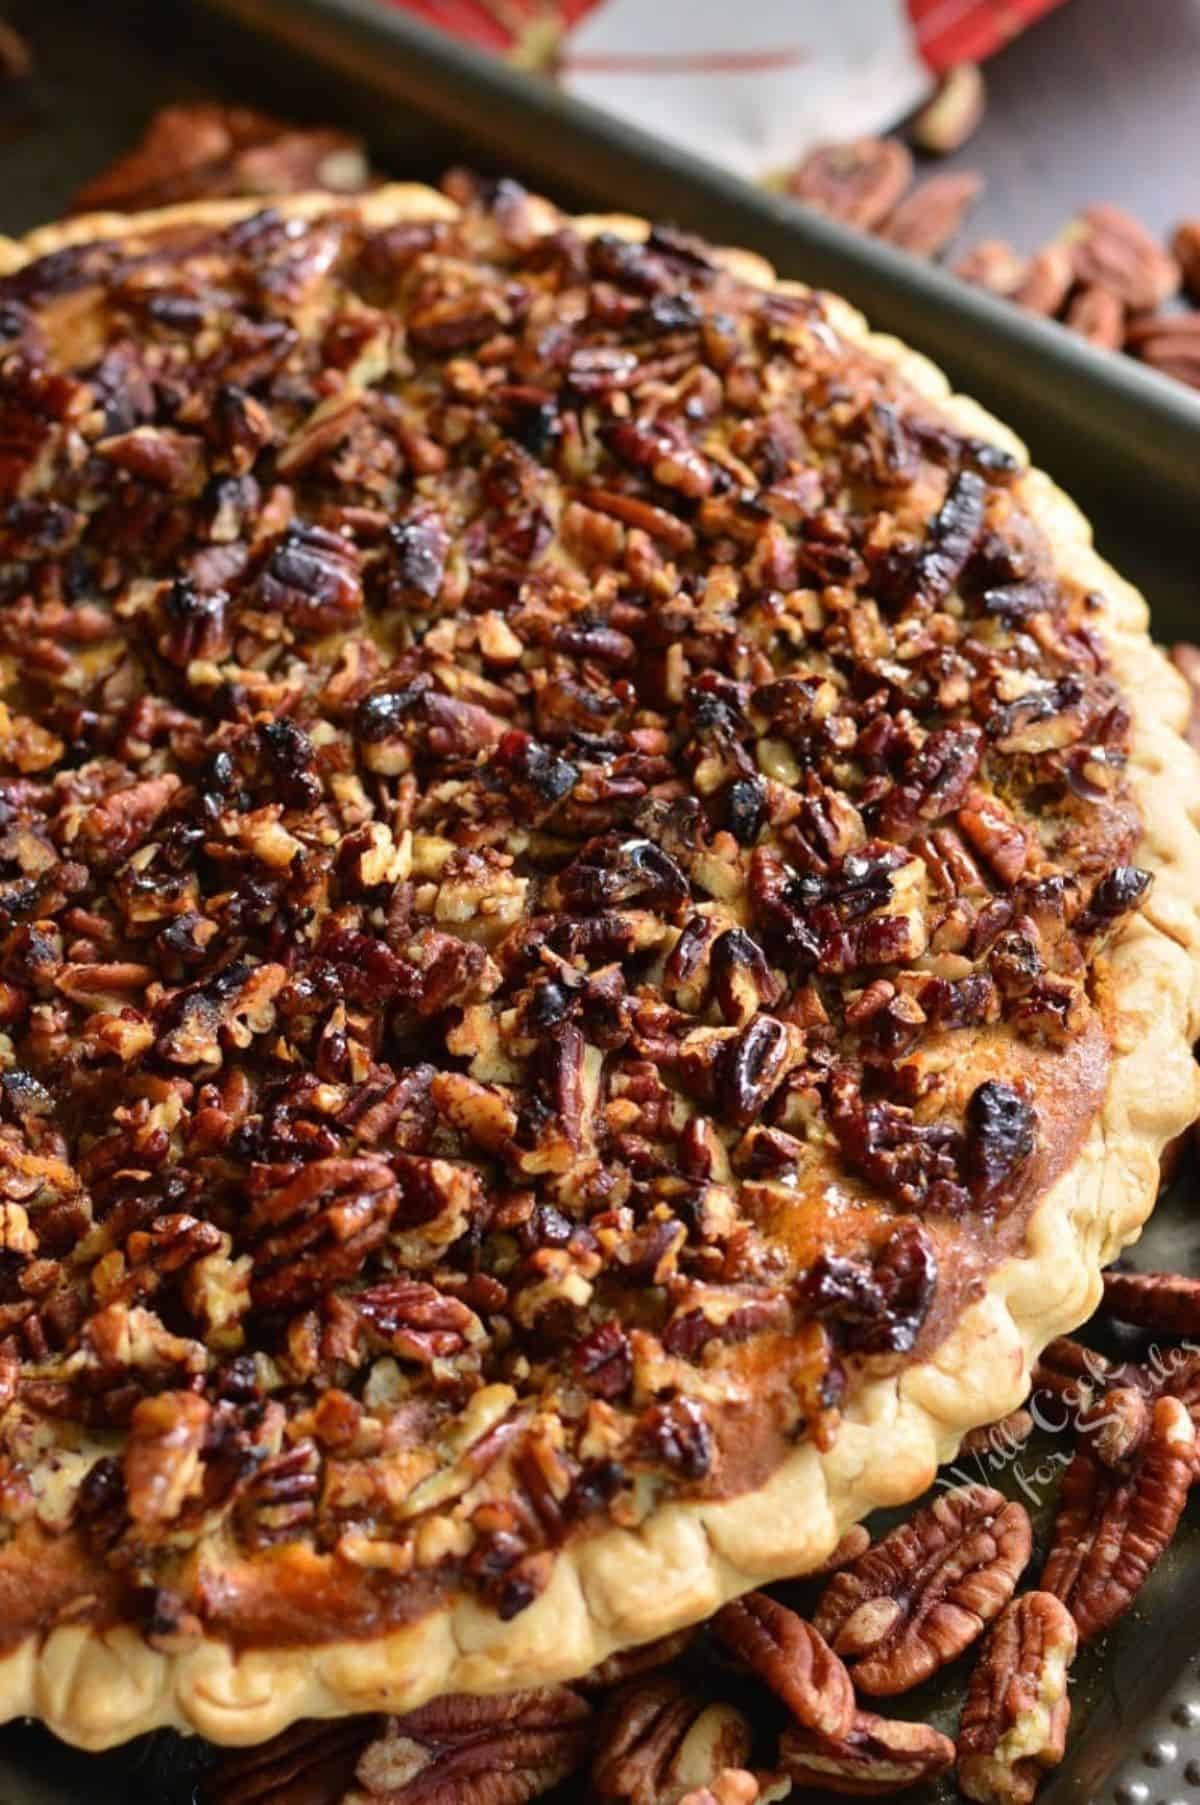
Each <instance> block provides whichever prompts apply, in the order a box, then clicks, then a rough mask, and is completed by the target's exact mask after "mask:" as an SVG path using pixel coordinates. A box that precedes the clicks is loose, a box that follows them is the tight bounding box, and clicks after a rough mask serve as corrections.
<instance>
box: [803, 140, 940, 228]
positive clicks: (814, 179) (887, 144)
mask: <svg viewBox="0 0 1200 1805" xmlns="http://www.w3.org/2000/svg"><path fill="white" fill-rule="evenodd" d="M911 181H912V156H911V154H910V153H909V151H908V149H907V148H906V147H905V146H904V145H903V144H901V143H900V142H899V140H898V139H896V138H856V139H855V140H854V142H853V143H851V144H822V145H820V146H818V148H817V149H816V150H814V151H810V152H809V154H808V156H807V157H805V159H804V161H803V163H801V165H800V167H799V168H798V169H796V170H794V171H793V172H792V174H791V175H790V176H788V178H787V184H786V186H787V190H788V193H789V194H792V195H794V196H795V197H796V199H797V200H798V201H803V202H804V204H805V205H806V206H808V207H815V208H816V209H817V211H818V212H820V213H827V214H828V215H829V217H830V219H840V220H842V221H843V223H844V224H845V225H848V226H858V227H859V228H860V229H861V230H862V231H864V232H873V231H874V230H875V229H876V227H878V226H881V225H882V224H883V222H884V220H885V219H886V218H887V216H888V214H889V213H891V211H892V209H893V208H894V207H895V205H896V203H897V201H898V200H899V199H900V197H901V195H902V194H903V193H904V191H905V189H906V188H907V187H908V185H909V183H910V182H911Z"/></svg>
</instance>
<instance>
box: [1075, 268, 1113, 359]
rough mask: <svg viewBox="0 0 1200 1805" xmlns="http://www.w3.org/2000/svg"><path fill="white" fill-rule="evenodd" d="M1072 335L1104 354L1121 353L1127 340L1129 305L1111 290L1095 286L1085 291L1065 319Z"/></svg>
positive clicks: (1091, 285) (1097, 283)
mask: <svg viewBox="0 0 1200 1805" xmlns="http://www.w3.org/2000/svg"><path fill="white" fill-rule="evenodd" d="M1065 319H1066V323H1067V325H1068V326H1069V327H1070V328H1071V330H1072V332H1077V333H1078V334H1079V336H1080V338H1085V339H1087V341H1088V343H1089V344H1090V345H1095V346H1097V348H1098V349H1099V350H1101V351H1119V350H1120V348H1121V344H1122V342H1123V340H1124V338H1125V303H1124V301H1123V300H1122V299H1121V297H1120V295H1115V294H1114V293H1113V291H1112V289H1111V288H1104V287H1103V286H1102V285H1101V284H1100V283H1099V282H1092V283H1090V284H1089V285H1088V286H1087V287H1086V288H1081V289H1080V291H1079V293H1078V294H1077V295H1076V296H1075V298H1074V300H1073V301H1072V302H1071V305H1070V306H1069V307H1068V308H1067V311H1066V315H1065Z"/></svg>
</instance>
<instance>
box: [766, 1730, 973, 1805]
mask: <svg viewBox="0 0 1200 1805" xmlns="http://www.w3.org/2000/svg"><path fill="white" fill-rule="evenodd" d="M953 1761H954V1744H953V1743H952V1742H951V1740H950V1738H949V1737H948V1736H943V1735H942V1733H941V1731H940V1730H935V1729H934V1728H933V1727H932V1725H930V1724H911V1723H903V1722H901V1721H899V1720H898V1719H896V1718H887V1717H876V1716H874V1714H873V1713H872V1712H870V1711H858V1712H856V1713H855V1717H854V1722H853V1724H852V1725H851V1727H850V1730H849V1731H848V1733H847V1734H846V1735H845V1736H844V1737H842V1738H841V1739H840V1740H838V1741H834V1740H832V1739H831V1738H829V1737H824V1736H818V1735H816V1734H815V1733H814V1732H813V1731H812V1730H805V1729H803V1728H802V1727H801V1726H800V1725H799V1724H792V1725H790V1726H789V1728H788V1729H786V1730H785V1731H784V1732H783V1735H782V1736H781V1737H780V1739H779V1765H780V1767H781V1768H782V1769H783V1771H784V1773H785V1774H789V1775H790V1776H791V1778H792V1779H793V1780H794V1781H795V1782H796V1783H797V1784H798V1785H799V1786H801V1787H813V1788H819V1789H821V1790H823V1791H827V1792H832V1793H851V1794H854V1795H856V1796H858V1797H862V1798H873V1797H876V1796H878V1795H879V1794H882V1793H892V1792H903V1791H904V1789H905V1787H908V1786H916V1785H917V1783H918V1782H919V1781H921V1780H934V1779H936V1778H937V1776H938V1775H939V1774H944V1773H945V1771H946V1769H947V1768H948V1767H950V1766H951V1765H952V1764H953Z"/></svg>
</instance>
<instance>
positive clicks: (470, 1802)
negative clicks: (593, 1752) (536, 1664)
mask: <svg viewBox="0 0 1200 1805" xmlns="http://www.w3.org/2000/svg"><path fill="white" fill-rule="evenodd" d="M590 1719H591V1709H590V1707H589V1705H588V1703H587V1701H586V1700H585V1699H582V1698H580V1697H579V1695H578V1693H575V1692H572V1691H571V1690H570V1689H569V1688H568V1687H566V1686H546V1687H541V1688H539V1689H538V1690H536V1691H532V1692H510V1693H504V1694H502V1695H500V1696H498V1697H491V1698H470V1697H467V1696H466V1695H462V1694H454V1695H452V1696H450V1697H447V1698H438V1699H433V1700H432V1701H431V1702H430V1703H429V1704H428V1705H422V1706H421V1707H420V1709H419V1710H417V1711H410V1712H409V1713H408V1715H407V1716H405V1717H392V1718H389V1719H388V1720H387V1723H386V1724H385V1726H384V1728H383V1731H382V1733H381V1734H380V1735H379V1736H377V1737H376V1738H375V1740H374V1741H372V1742H371V1743H369V1744H368V1746H367V1748H366V1749H365V1750H364V1751H363V1753H362V1755H361V1757H360V1758H359V1762H358V1766H357V1768H356V1769H355V1774H356V1778H357V1780H358V1782H359V1784H358V1786H357V1787H354V1788H352V1789H351V1790H350V1791H349V1792H348V1793H347V1794H346V1795H345V1799H344V1800H343V1802H342V1805H373V1801H376V1800H377V1799H378V1798H379V1796H380V1795H383V1796H384V1797H385V1798H386V1799H387V1800H388V1805H525V1801H526V1800H527V1799H536V1798H539V1797H540V1796H541V1794H542V1793H544V1792H549V1790H550V1788H551V1787H552V1786H557V1785H558V1783H559V1781H560V1780H565V1779H566V1777H567V1775H568V1774H571V1773H574V1772H575V1770H576V1769H577V1768H578V1767H579V1766H580V1765H581V1764H582V1763H583V1761H584V1760H585V1759H586V1756H587V1749H588V1742H589V1738H590V1732H591V1723H590Z"/></svg>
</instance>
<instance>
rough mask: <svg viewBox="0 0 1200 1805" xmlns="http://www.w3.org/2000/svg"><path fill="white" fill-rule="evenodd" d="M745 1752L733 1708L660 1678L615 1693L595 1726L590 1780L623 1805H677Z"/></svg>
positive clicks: (736, 1764)
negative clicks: (593, 1754)
mask: <svg viewBox="0 0 1200 1805" xmlns="http://www.w3.org/2000/svg"><path fill="white" fill-rule="evenodd" d="M749 1753H750V1728H749V1725H748V1724H747V1722H746V1720H745V1718H744V1717H743V1716H742V1714H741V1712H740V1711H736V1710H734V1708H733V1706H732V1705H726V1704H710V1703H708V1702H707V1701H705V1700H704V1699H700V1698H697V1697H695V1695H694V1694H693V1693H690V1692H689V1691H688V1690H687V1689H685V1688H684V1686H683V1685H682V1684H681V1683H680V1682H679V1681H677V1680H674V1679H672V1678H670V1677H667V1676H664V1677H663V1678H661V1679H655V1680H650V1681H648V1682H646V1683H645V1684H642V1685H634V1686H632V1687H630V1688H628V1689H627V1690H626V1691H625V1692H622V1693H618V1694H617V1696H616V1697H615V1698H614V1699H613V1700H612V1703H611V1704H610V1705H609V1707H608V1708H607V1710H606V1711H605V1713H604V1714H603V1716H602V1717H601V1720H600V1723H599V1726H598V1729H597V1749H596V1754H595V1757H594V1759H593V1762H592V1783H593V1785H594V1786H595V1788H596V1791H597V1792H598V1793H600V1794H601V1796H602V1797H604V1798H608V1799H623V1800H627V1801H628V1805H677V1801H679V1800H680V1799H682V1798H683V1796H684V1795H685V1794H686V1793H687V1792H689V1791H691V1790H693V1789H694V1788H696V1787H702V1786H706V1785H711V1784H712V1782H713V1781H714V1780H715V1779H716V1778H717V1776H718V1775H719V1774H721V1773H722V1772H723V1771H724V1770H725V1769H727V1768H734V1769H740V1768H742V1767H743V1766H744V1764H745V1761H746V1758H747V1756H748V1755H749Z"/></svg>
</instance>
